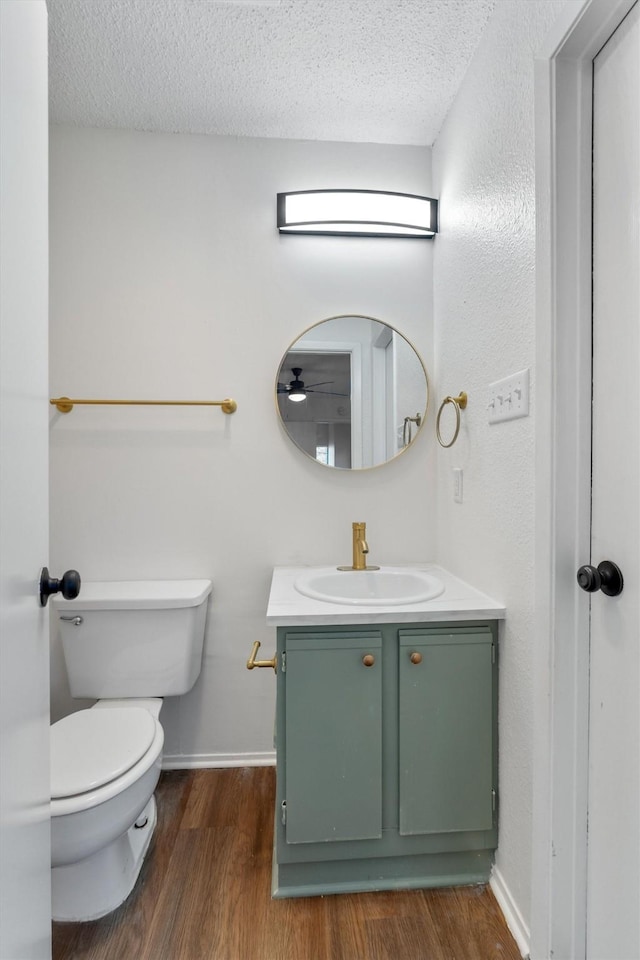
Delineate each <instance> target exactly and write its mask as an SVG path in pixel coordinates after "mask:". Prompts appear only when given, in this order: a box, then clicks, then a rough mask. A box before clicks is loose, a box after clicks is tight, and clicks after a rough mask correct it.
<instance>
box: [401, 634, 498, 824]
mask: <svg viewBox="0 0 640 960" xmlns="http://www.w3.org/2000/svg"><path fill="white" fill-rule="evenodd" d="M398 637H399V641H398V642H399V655H400V663H399V686H400V697H399V703H398V715H399V754H400V757H399V779H400V816H399V830H400V833H401V834H419V833H450V832H452V831H457V830H490V829H491V827H492V824H493V807H494V805H495V794H494V792H493V791H494V774H495V771H494V764H493V759H494V758H493V752H494V751H493V724H492V713H493V669H494V662H495V646H494V644H493V642H491V634H490V632H489V631H488V630H487V628H486V627H482V626H480V627H464V628H462V629H457V630H455V631H449V632H443V630H442V628H441V627H436V628H428V629H415V630H399V631H398ZM414 661H415V662H414ZM434 774H435V775H434Z"/></svg>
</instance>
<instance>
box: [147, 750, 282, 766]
mask: <svg viewBox="0 0 640 960" xmlns="http://www.w3.org/2000/svg"><path fill="white" fill-rule="evenodd" d="M275 763H276V752H275V750H265V751H264V753H196V754H188V755H187V754H181V753H180V754H165V756H164V757H163V758H162V769H163V770H200V769H206V768H208V767H274V766H275Z"/></svg>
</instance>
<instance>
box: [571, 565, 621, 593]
mask: <svg viewBox="0 0 640 960" xmlns="http://www.w3.org/2000/svg"><path fill="white" fill-rule="evenodd" d="M577 579H578V584H579V585H580V586H581V587H582V589H583V590H586V591H587V593H595V592H596V590H602V592H603V593H604V594H606V595H607V596H608V597H617V596H618V594H619V593H622V588H623V586H624V579H623V577H622V571H621V570H620V567H618V566H616V564H615V563H613V561H612V560H603V561H602V562H601V563H599V564H598V566H597V567H592V566H591V565H590V564H585V565H584V566H583V567H580V569H579V570H578V577H577Z"/></svg>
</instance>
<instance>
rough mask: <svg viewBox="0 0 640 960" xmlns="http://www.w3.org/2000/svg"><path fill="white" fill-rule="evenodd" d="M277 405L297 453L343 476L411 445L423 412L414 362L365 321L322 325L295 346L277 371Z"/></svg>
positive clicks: (423, 380)
mask: <svg viewBox="0 0 640 960" xmlns="http://www.w3.org/2000/svg"><path fill="white" fill-rule="evenodd" d="M276 393H277V406H278V411H279V413H280V418H281V420H282V423H283V425H284V428H285V430H286V431H287V433H288V434H289V436H290V437H291V439H292V440H293V442H294V443H295V444H296V445H297V446H298V447H300V449H301V450H303V451H304V453H306V454H308V456H310V457H312V458H313V459H314V460H317V461H318V462H319V463H323V464H325V465H326V466H329V467H337V468H339V469H343V470H349V469H361V468H365V467H375V466H378V465H379V464H382V463H386V461H387V460H391V459H393V457H395V456H397V455H398V454H399V453H401V452H402V451H403V450H404V449H406V447H408V446H409V445H410V444H411V443H413V441H414V440H415V438H416V436H417V434H418V432H419V430H420V427H421V424H422V423H423V422H424V418H425V416H426V412H427V404H428V380H427V373H426V370H425V368H424V364H423V363H422V360H421V359H420V357H419V356H418V354H417V353H416V351H415V349H414V348H413V346H412V345H411V344H410V343H409V341H408V340H406V339H405V337H403V336H402V334H400V333H398V331H397V330H394V328H393V327H390V326H389V325H388V324H386V323H382V322H381V321H380V320H375V319H374V318H372V317H363V316H343V317H332V318H331V319H329V320H323V321H321V322H320V323H317V324H315V326H313V327H310V328H309V329H308V330H307V331H305V333H303V334H302V336H301V337H299V338H298V339H297V340H295V341H294V342H293V343H292V344H291V346H290V347H289V349H288V350H287V352H286V353H285V355H284V357H283V359H282V363H281V364H280V369H279V370H278V377H277V384H276Z"/></svg>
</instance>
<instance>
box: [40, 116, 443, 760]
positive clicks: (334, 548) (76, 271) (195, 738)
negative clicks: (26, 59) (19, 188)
mask: <svg viewBox="0 0 640 960" xmlns="http://www.w3.org/2000/svg"><path fill="white" fill-rule="evenodd" d="M331 186H344V187H349V186H359V187H371V188H378V189H383V190H405V191H408V192H410V193H418V194H424V193H426V194H429V193H430V187H431V183H430V151H429V150H428V149H426V148H420V147H395V146H378V145H367V144H333V143H318V142H297V141H273V140H272V141H269V140H251V139H245V140H242V139H235V138H216V137H201V136H184V135H175V136H172V135H159V134H144V133H135V132H129V131H120V130H91V129H73V128H66V127H59V128H54V129H53V130H52V136H51V370H50V375H51V390H52V396H55V395H57V394H59V393H61V394H66V395H68V396H73V395H76V396H80V397H108V398H140V399H143V398H147V399H162V398H169V399H171V398H176V399H177V398H185V399H188V398H204V399H221V398H223V397H225V396H227V395H231V396H232V397H234V398H235V399H236V400H237V402H238V411H237V413H235V414H233V415H232V416H225V415H223V414H222V413H221V412H220V411H219V410H217V409H213V410H212V409H203V410H198V409H195V408H188V409H185V410H176V409H173V408H159V409H152V408H146V409H144V408H143V409H135V408H100V407H95V408H94V407H77V408H76V409H75V410H74V411H73V412H72V413H71V414H68V415H62V414H58V413H56V412H55V411H53V412H52V417H51V509H52V520H51V542H52V549H51V566H52V569H54V570H64V569H66V568H67V567H76V568H77V569H78V570H79V571H80V572H81V574H82V575H83V577H84V578H85V579H88V580H91V579H100V578H105V579H119V578H134V579H136V578H137V579H141V578H146V577H149V578H156V577H167V578H171V577H210V578H211V579H212V580H213V583H214V593H213V602H212V607H211V612H210V617H209V620H208V627H207V636H206V645H205V657H204V667H203V673H202V676H201V678H200V680H199V681H198V683H197V685H196V687H195V688H194V690H193V691H192V692H191V693H190V694H189V695H187V696H186V697H184V698H183V699H182V700H179V701H170V702H168V703H167V705H166V706H165V710H164V714H163V716H164V723H165V727H166V733H167V742H166V753H167V754H168V755H169V756H173V757H177V758H178V759H179V758H180V756H184V757H185V758H193V757H196V758H197V757H199V756H200V757H202V759H203V760H205V761H220V760H224V759H225V757H228V759H230V760H232V761H233V760H237V761H238V762H242V761H243V760H244V761H247V760H249V759H251V757H253V756H255V755H259V754H261V753H263V752H268V751H270V750H271V749H272V745H273V744H272V737H273V711H274V694H275V683H274V677H273V673H272V672H271V671H266V670H262V671H254V672H253V673H249V672H247V670H246V669H245V661H246V659H247V656H248V654H249V652H250V649H251V644H252V642H253V641H254V640H260V641H261V642H262V643H263V645H264V653H265V654H270V652H271V651H272V650H273V647H274V642H275V637H274V632H273V631H272V630H270V629H268V628H267V627H266V625H265V622H264V618H265V609H266V603H267V596H268V592H269V584H270V576H271V569H272V567H273V566H274V565H277V564H294V563H309V564H320V563H336V564H338V563H344V562H345V561H349V560H350V554H351V523H352V521H354V520H365V521H367V524H368V539H369V543H370V545H371V557H372V561H374V562H381V561H382V562H391V563H392V562H398V561H402V560H417V559H421V560H429V559H432V558H434V556H435V553H436V549H435V530H434V524H435V520H434V510H433V494H434V490H435V472H434V466H433V459H434V458H433V429H432V426H433V410H431V423H430V426H429V427H428V429H427V430H425V431H424V432H423V434H422V435H421V437H420V440H419V442H418V443H417V444H416V445H415V446H414V447H413V448H412V449H411V450H409V451H408V452H406V453H404V454H403V455H402V456H401V457H400V458H399V459H398V460H397V461H394V462H393V463H391V464H388V465H386V466H384V467H381V468H379V469H376V470H373V471H363V472H353V473H345V472H338V471H331V470H329V469H328V468H325V467H321V466H320V465H318V464H315V463H313V462H312V461H310V460H309V459H308V458H307V457H305V456H304V455H303V454H302V453H301V452H300V451H299V450H298V449H297V448H295V447H294V445H293V444H292V443H291V441H290V440H289V439H288V438H287V437H286V436H285V435H284V433H283V431H282V429H281V427H280V425H279V423H278V418H277V415H276V410H275V403H274V381H275V377H276V373H277V370H278V367H279V364H280V361H281V358H282V354H283V353H284V351H285V350H286V348H287V346H288V345H289V344H290V343H291V341H292V340H293V339H294V338H295V337H296V336H297V335H299V334H300V333H301V332H302V331H303V330H304V329H305V328H306V327H307V326H309V325H310V324H312V323H314V322H315V321H318V320H321V319H323V318H325V317H329V316H334V315H336V314H340V313H344V314H368V315H372V316H375V317H379V318H380V319H382V320H384V321H386V322H387V323H390V324H392V325H394V326H396V327H397V328H398V329H399V330H400V331H401V332H402V333H404V334H405V335H406V336H407V337H408V338H409V339H410V340H411V341H412V342H413V343H414V344H415V345H416V347H417V348H418V350H420V352H421V353H422V355H423V357H424V360H425V363H426V365H427V368H428V369H430V368H432V366H433V362H432V317H431V300H432V275H431V262H432V254H433V244H432V243H431V242H415V241H397V240H396V241H394V240H390V241H385V240H377V239H345V238H342V239H335V238H327V237H320V238H312V237H280V236H279V235H278V233H277V231H276V228H275V202H276V199H275V198H276V193H277V192H278V191H281V190H296V189H305V188H313V187H331ZM407 503H410V504H411V509H410V510H407V509H406V508H404V507H403V506H402V505H403V504H407ZM52 678H53V715H54V717H56V716H60V715H62V714H64V713H65V712H68V711H69V710H70V709H74V707H75V706H78V705H79V704H77V703H76V704H72V703H71V702H70V700H69V698H68V692H67V690H66V677H65V673H64V667H63V664H62V659H61V652H60V648H59V640H58V638H57V635H55V633H54V637H53V645H52Z"/></svg>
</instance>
